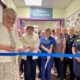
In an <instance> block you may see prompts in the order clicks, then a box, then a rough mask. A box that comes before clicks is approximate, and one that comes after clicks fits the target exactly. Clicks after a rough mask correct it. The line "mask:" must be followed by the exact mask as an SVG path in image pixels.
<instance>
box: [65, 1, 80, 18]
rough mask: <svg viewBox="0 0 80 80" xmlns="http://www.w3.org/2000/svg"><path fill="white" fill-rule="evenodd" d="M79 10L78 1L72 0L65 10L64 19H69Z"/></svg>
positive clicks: (79, 3)
mask: <svg viewBox="0 0 80 80" xmlns="http://www.w3.org/2000/svg"><path fill="white" fill-rule="evenodd" d="M78 10H80V0H73V1H72V2H71V3H70V4H69V5H68V6H67V7H66V8H65V18H67V17H69V16H70V15H72V14H73V13H75V12H76V11H78Z"/></svg>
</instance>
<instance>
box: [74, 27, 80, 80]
mask: <svg viewBox="0 0 80 80" xmlns="http://www.w3.org/2000/svg"><path fill="white" fill-rule="evenodd" d="M72 52H73V54H80V28H78V36H77V38H76V39H75V41H74V43H73V47H72ZM73 66H74V74H75V76H76V80H80V58H75V60H74V65H73Z"/></svg>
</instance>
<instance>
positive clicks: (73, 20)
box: [65, 10, 80, 27]
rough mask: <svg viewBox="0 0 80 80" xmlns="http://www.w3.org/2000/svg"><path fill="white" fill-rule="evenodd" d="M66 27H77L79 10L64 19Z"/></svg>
mask: <svg viewBox="0 0 80 80" xmlns="http://www.w3.org/2000/svg"><path fill="white" fill-rule="evenodd" d="M65 23H66V25H65V26H66V27H69V26H73V27H78V26H80V10H79V11H77V12H76V13H74V14H73V15H71V16H70V17H68V18H66V19H65Z"/></svg>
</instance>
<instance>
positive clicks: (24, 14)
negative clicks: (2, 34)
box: [17, 8, 30, 18]
mask: <svg viewBox="0 0 80 80" xmlns="http://www.w3.org/2000/svg"><path fill="white" fill-rule="evenodd" d="M17 14H18V17H19V18H30V8H17Z"/></svg>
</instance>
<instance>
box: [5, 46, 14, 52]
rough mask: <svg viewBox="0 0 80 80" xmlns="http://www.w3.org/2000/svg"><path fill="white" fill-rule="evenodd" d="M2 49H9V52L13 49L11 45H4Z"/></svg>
mask: <svg viewBox="0 0 80 80" xmlns="http://www.w3.org/2000/svg"><path fill="white" fill-rule="evenodd" d="M4 49H5V50H6V51H9V52H13V51H14V49H13V47H12V46H4Z"/></svg>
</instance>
